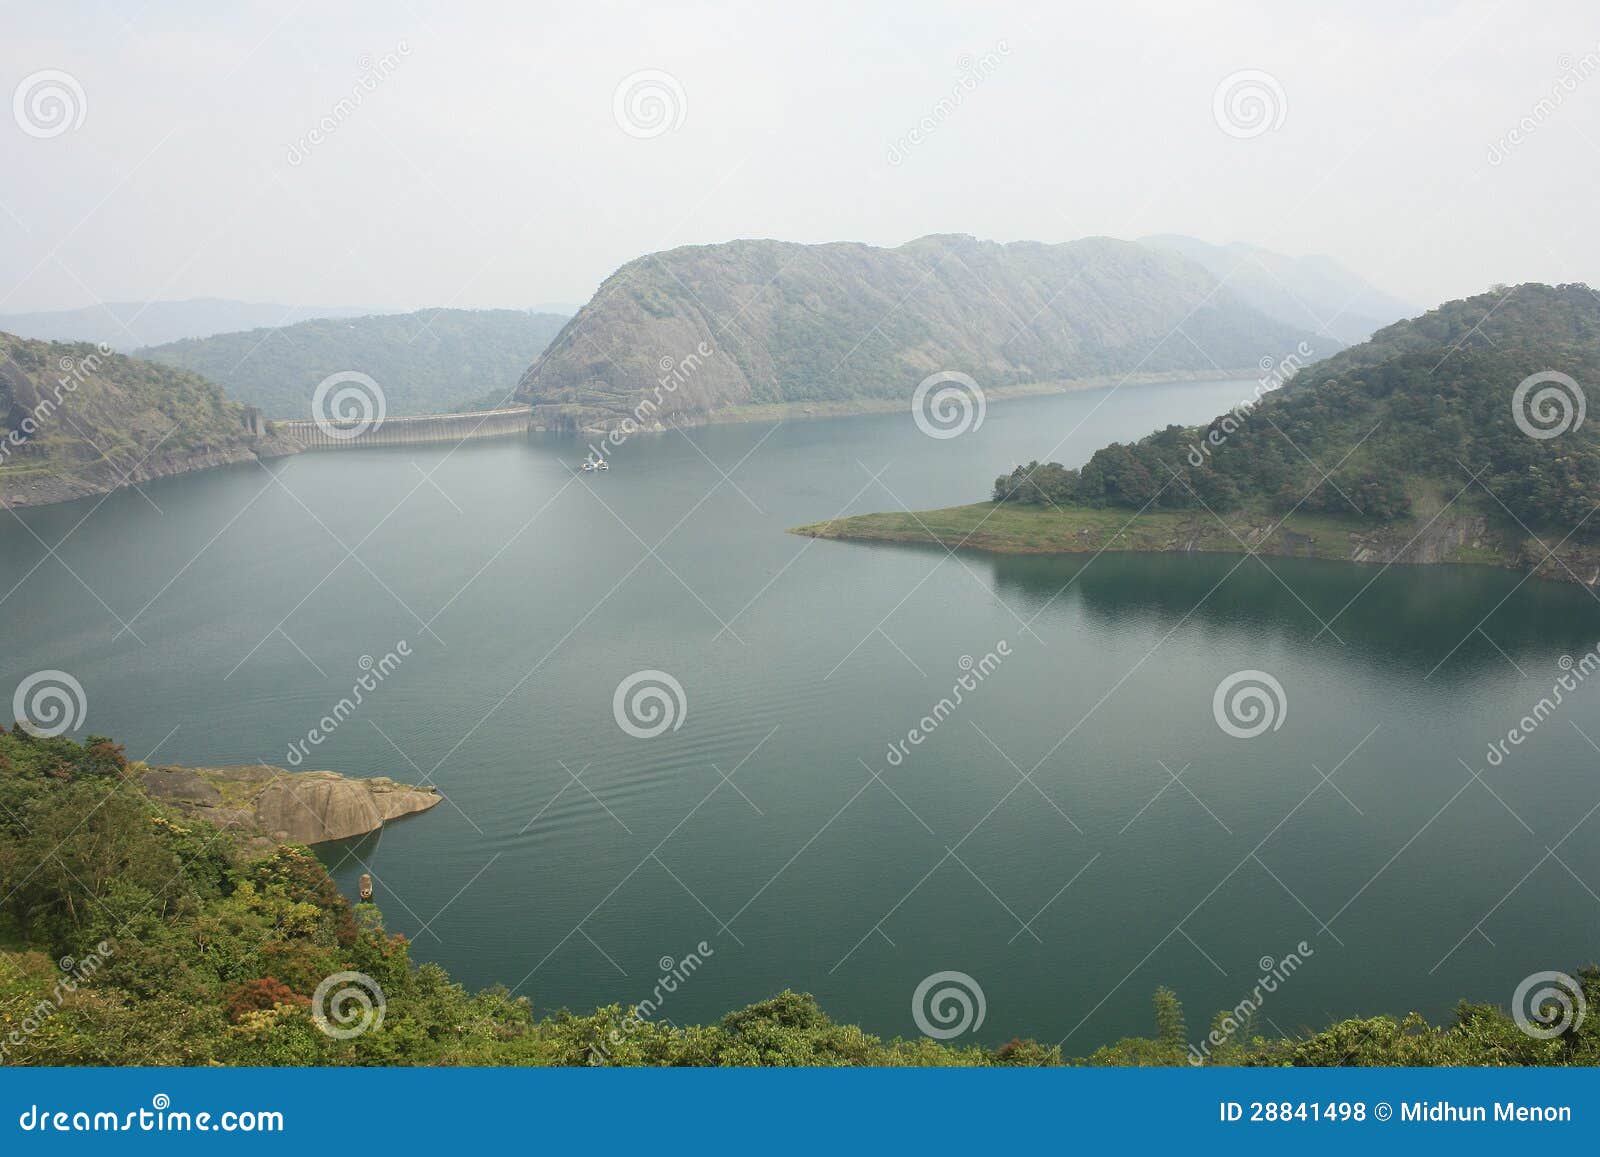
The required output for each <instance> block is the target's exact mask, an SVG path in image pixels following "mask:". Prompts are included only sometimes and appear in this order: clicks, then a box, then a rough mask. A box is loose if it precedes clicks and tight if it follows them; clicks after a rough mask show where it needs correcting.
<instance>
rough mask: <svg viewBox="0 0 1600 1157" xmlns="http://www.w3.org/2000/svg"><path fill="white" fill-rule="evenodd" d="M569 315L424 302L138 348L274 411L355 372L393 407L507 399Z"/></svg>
mask: <svg viewBox="0 0 1600 1157" xmlns="http://www.w3.org/2000/svg"><path fill="white" fill-rule="evenodd" d="M566 321H567V319H566V318H565V317H563V316H560V315H557V314H549V313H527V312H524V311H522V310H516V309H470V310H469V309H427V310H421V311H419V312H417V313H399V314H378V315H374V316H368V317H352V318H339V319H329V318H319V319H316V320H312V321H302V322H298V323H296V324H295V325H289V326H279V327H274V328H269V329H255V330H249V331H245V332H242V333H223V334H216V335H214V336H211V337H205V338H196V339H190V340H186V341H177V342H170V343H167V344H165V345H158V346H152V347H150V348H148V349H141V350H139V351H138V355H139V356H140V357H143V358H149V359H150V360H152V361H157V362H162V363H164V364H166V365H171V366H181V367H183V368H184V369H188V370H193V371H194V372H195V373H197V374H202V375H204V376H205V377H207V378H209V379H211V380H212V381H214V382H217V383H218V384H220V385H221V386H222V387H223V388H224V389H225V390H227V392H228V394H229V396H231V397H233V398H236V399H238V400H239V401H242V402H249V403H251V404H252V405H256V406H259V407H261V409H262V410H263V411H264V412H265V413H266V415H267V417H269V418H305V417H309V416H310V414H311V409H310V407H311V397H312V394H313V393H314V392H315V391H316V388H317V384H318V383H319V382H321V381H322V380H323V379H324V378H326V377H327V376H328V375H329V374H334V373H338V372H340V371H344V370H355V371H357V372H360V373H363V374H366V375H367V376H368V377H371V378H372V379H373V380H374V381H376V382H377V383H378V385H379V386H380V387H381V388H382V389H383V392H384V398H385V401H386V404H387V408H388V412H389V413H391V414H426V413H443V412H448V411H451V410H463V409H478V408H482V407H483V406H487V405H493V404H496V403H501V402H504V401H505V400H506V399H508V398H509V397H510V395H511V393H512V391H513V389H514V388H515V387H516V385H517V380H518V377H519V375H520V374H521V373H522V372H523V370H524V369H526V368H527V366H528V363H529V362H531V361H533V360H534V359H535V358H537V357H538V356H539V355H540V354H541V353H542V352H543V351H544V348H545V347H546V346H547V345H548V344H549V342H550V339H551V338H553V337H555V335H556V334H557V332H559V331H560V329H561V327H562V326H563V325H565V324H566Z"/></svg>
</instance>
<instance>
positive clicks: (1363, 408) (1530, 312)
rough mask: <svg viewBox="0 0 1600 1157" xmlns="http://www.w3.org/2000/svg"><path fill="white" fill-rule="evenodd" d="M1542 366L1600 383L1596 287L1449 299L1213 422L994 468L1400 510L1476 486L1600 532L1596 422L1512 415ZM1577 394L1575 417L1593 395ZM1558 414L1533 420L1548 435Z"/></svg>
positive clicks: (1011, 488)
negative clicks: (1076, 464)
mask: <svg viewBox="0 0 1600 1157" xmlns="http://www.w3.org/2000/svg"><path fill="white" fill-rule="evenodd" d="M1546 371H1556V372H1559V373H1562V374H1565V375H1567V376H1569V377H1570V378H1572V379H1574V380H1575V381H1576V382H1577V383H1578V384H1579V387H1580V391H1581V387H1582V386H1583V385H1584V384H1585V383H1587V384H1589V385H1593V384H1594V383H1596V382H1600V297H1597V296H1596V294H1595V293H1594V292H1593V291H1592V290H1590V289H1589V288H1588V287H1587V286H1584V285H1562V286H1555V287H1552V286H1546V285H1521V286H1517V287H1515V288H1513V289H1504V288H1501V289H1498V290H1496V291H1494V292H1491V293H1487V294H1482V295H1480V296H1478V297H1473V298H1468V299H1466V300H1462V301H1453V302H1449V303H1447V304H1445V305H1443V306H1440V307H1439V308H1438V309H1435V310H1433V311H1431V312H1430V313H1428V314H1426V315H1424V316H1423V317H1420V318H1416V319H1414V320H1411V321H1404V322H1399V323H1397V324H1395V325H1392V326H1389V327H1387V328H1385V329H1383V330H1380V331H1379V332H1378V333H1377V334H1375V335H1374V336H1373V339H1372V340H1371V341H1370V342H1367V343H1366V344H1364V345H1361V346H1356V347H1353V348H1351V349H1349V350H1346V351H1344V352H1342V353H1340V354H1336V355H1335V356H1333V357H1331V358H1328V359H1326V360H1324V361H1321V362H1317V363H1316V364H1314V365H1311V366H1309V367H1307V368H1305V369H1302V370H1300V371H1299V373H1297V374H1296V375H1295V376H1294V377H1293V378H1291V379H1290V381H1289V383H1288V385H1286V386H1285V387H1284V388H1282V389H1280V390H1272V391H1270V392H1263V393H1262V394H1261V396H1260V400H1259V402H1257V401H1256V400H1255V399H1254V398H1253V397H1252V398H1247V399H1241V401H1242V402H1243V403H1245V404H1243V405H1241V406H1239V407H1236V408H1235V409H1234V410H1232V411H1230V412H1229V413H1228V414H1224V415H1221V416H1219V417H1218V418H1216V419H1214V420H1213V421H1212V422H1211V423H1210V424H1209V425H1207V426H1205V427H1183V426H1169V427H1167V428H1166V429H1165V430H1162V431H1160V432H1158V433H1155V434H1151V435H1150V436H1148V437H1146V438H1143V439H1141V440H1140V441H1138V442H1134V443H1129V444H1122V443H1114V444H1112V445H1110V446H1107V447H1105V448H1103V449H1101V450H1098V451H1096V452H1095V454H1094V455H1093V457H1091V458H1090V459H1089V461H1088V462H1087V463H1086V464H1085V465H1084V466H1083V467H1082V468H1081V469H1077V470H1070V469H1067V468H1065V467H1063V466H1061V465H1060V464H1059V463H1046V464H1040V463H1038V462H1032V463H1029V464H1028V465H1027V466H1019V467H1018V468H1017V469H1016V470H1014V471H1012V472H1011V473H1010V474H1007V475H1002V476H1001V477H1000V478H998V479H996V481H995V488H994V498H995V500H996V501H1000V502H1014V503H1021V504H1038V505H1043V504H1051V505H1057V506H1067V505H1080V506H1119V507H1129V508H1133V509H1141V508H1145V507H1146V506H1148V507H1150V508H1152V509H1161V508H1185V507H1192V508H1196V509H1199V508H1201V507H1203V506H1204V507H1210V508H1211V509H1212V510H1214V511H1216V512H1217V513H1219V514H1221V513H1227V512H1230V511H1234V510H1238V509H1265V510H1271V511H1275V512H1278V513H1285V512H1287V511H1290V510H1293V509H1299V510H1304V511H1313V512H1314V511H1323V512H1329V513H1343V514H1348V515H1351V516H1353V517H1354V516H1359V517H1363V518H1367V519H1372V520H1376V521H1388V520H1393V519H1397V518H1403V517H1406V516H1408V515H1412V514H1416V513H1421V514H1427V513H1429V512H1430V511H1429V509H1427V508H1428V507H1433V506H1437V505H1438V503H1439V502H1441V501H1442V500H1443V499H1446V498H1449V497H1450V496H1452V495H1455V494H1456V493H1457V492H1458V491H1460V490H1462V488H1463V487H1466V488H1468V494H1467V495H1466V496H1465V500H1466V501H1467V502H1468V503H1470V504H1472V507H1473V508H1477V509H1482V510H1484V511H1485V512H1487V513H1489V514H1491V515H1492V516H1495V517H1498V518H1502V519H1506V520H1508V521H1509V519H1516V520H1518V521H1520V522H1521V523H1523V524H1525V525H1526V526H1528V527H1530V528H1543V527H1555V528H1559V530H1560V532H1561V533H1565V532H1567V531H1569V530H1572V529H1573V528H1574V527H1577V526H1578V525H1579V524H1580V523H1583V528H1582V530H1581V531H1579V534H1578V536H1579V537H1588V538H1591V539H1592V538H1594V537H1596V536H1600V520H1595V519H1591V520H1590V521H1589V522H1587V523H1584V522H1583V520H1584V519H1585V518H1587V517H1588V515H1589V514H1590V512H1591V511H1593V510H1594V508H1595V506H1596V504H1597V503H1600V423H1594V422H1586V423H1583V424H1579V425H1573V426H1572V428H1570V429H1567V430H1565V431H1564V432H1559V433H1557V434H1556V435H1554V436H1551V437H1537V438H1536V437H1532V436H1530V435H1529V434H1528V433H1526V432H1524V430H1523V429H1521V428H1519V426H1518V424H1517V422H1516V420H1515V418H1514V410H1513V403H1512V395H1513V392H1514V391H1515V390H1516V389H1517V387H1518V385H1519V383H1521V382H1522V381H1523V380H1524V379H1526V378H1528V377H1529V376H1530V375H1534V374H1539V373H1543V372H1546ZM1556 388H1557V389H1559V388H1560V387H1556ZM1534 396H1536V395H1530V400H1531V398H1532V397H1534ZM1568 397H1569V398H1571V401H1570V402H1569V404H1568V405H1569V409H1568V411H1567V412H1568V414H1569V415H1571V416H1576V413H1577V411H1576V409H1575V407H1576V406H1577V404H1578V401H1579V398H1581V393H1580V395H1579V396H1578V397H1577V398H1573V397H1571V394H1570V391H1568ZM1551 405H1552V408H1551V409H1550V412H1549V413H1550V415H1551V416H1552V417H1555V416H1558V415H1559V413H1560V410H1559V407H1556V406H1555V403H1554V402H1553V401H1552V403H1551ZM1527 409H1528V407H1527V406H1525V407H1524V413H1526V412H1527ZM1568 421H1569V423H1570V417H1569V419H1568ZM1560 424H1561V423H1560V422H1559V421H1558V422H1555V423H1549V422H1547V423H1545V424H1544V425H1540V424H1538V423H1537V422H1534V423H1533V425H1534V426H1535V428H1537V429H1540V430H1541V432H1542V431H1543V430H1545V429H1549V428H1552V426H1553V425H1560ZM1324 471H1327V472H1328V474H1327V477H1326V478H1325V477H1324V473H1323V472H1324ZM1474 478H1476V479H1477V480H1478V482H1479V483H1481V486H1480V485H1478V484H1477V483H1474V482H1473V479H1474ZM1486 492H1487V493H1486Z"/></svg>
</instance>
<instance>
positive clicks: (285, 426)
mask: <svg viewBox="0 0 1600 1157" xmlns="http://www.w3.org/2000/svg"><path fill="white" fill-rule="evenodd" d="M532 419H533V409H532V407H530V406H506V407H502V408H500V409H496V410H473V411H469V412H467V413H464V414H414V415H401V416H398V417H384V418H383V419H381V420H379V421H377V422H364V421H338V420H328V421H322V422H316V421H311V422H308V421H300V420H296V421H287V422H284V421H274V422H272V423H271V425H272V427H273V428H274V429H275V430H277V431H278V432H279V433H281V434H284V435H286V436H287V437H290V438H293V439H294V440H295V441H297V442H299V443H300V444H301V445H302V446H304V447H305V448H306V449H307V450H353V449H361V448H363V447H366V446H418V445H422V444H424V443H427V442H464V441H467V440H468V439H472V438H502V437H506V436H507V435H510V434H526V433H527V432H528V430H529V429H530V428H531V425H532Z"/></svg>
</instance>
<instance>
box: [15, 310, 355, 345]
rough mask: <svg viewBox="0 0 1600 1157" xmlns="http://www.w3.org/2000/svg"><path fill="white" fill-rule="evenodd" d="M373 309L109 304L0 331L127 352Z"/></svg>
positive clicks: (55, 313) (22, 318)
mask: <svg viewBox="0 0 1600 1157" xmlns="http://www.w3.org/2000/svg"><path fill="white" fill-rule="evenodd" d="M371 312H372V310H370V309H358V308H353V307H348V306H310V305H270V304H264V303H260V302H249V301H225V300H223V299H221V298H216V297H197V298H194V299H192V300H189V301H108V302H105V303H103V304H100V305H89V306H84V307H83V308H82V309H58V310H47V311H45V312H42V313H7V314H0V331H3V332H5V333H14V334H16V335H18V336H19V337H30V338H35V339H37V340H39V341H67V342H72V341H81V342H91V343H93V344H95V345H99V344H101V343H104V344H105V345H108V346H110V347H111V348H112V349H114V350H121V351H123V352H124V353H128V352H131V351H133V350H136V349H138V348H139V347H140V346H150V345H161V344H162V343H164V342H169V341H178V340H179V339H181V338H186V337H208V336H210V335H211V334H214V333H226V332H227V331H229V330H238V329H253V328H255V327H257V326H264V325H287V324H290V323H292V322H297V321H304V320H305V319H306V318H311V317H356V316H359V315H361V314H368V313H371Z"/></svg>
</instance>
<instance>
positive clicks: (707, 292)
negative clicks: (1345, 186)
mask: <svg viewBox="0 0 1600 1157" xmlns="http://www.w3.org/2000/svg"><path fill="white" fill-rule="evenodd" d="M1302 341H1304V342H1306V343H1308V344H1309V346H1310V348H1311V349H1312V350H1314V351H1315V352H1316V354H1318V355H1322V354H1326V353H1328V352H1331V349H1332V348H1334V347H1335V346H1336V345H1337V343H1336V342H1332V341H1331V340H1330V339H1328V338H1326V337H1320V338H1319V337H1318V336H1316V335H1314V334H1312V333H1310V332H1308V331H1306V330H1305V329H1302V328H1298V327H1295V326H1292V325H1287V324H1284V323H1283V322H1281V321H1277V320H1274V319H1272V318H1269V317H1268V316H1266V315H1265V314H1264V313H1262V312H1261V311H1260V310H1258V309H1256V308H1254V307H1252V306H1250V305H1249V304H1247V303H1246V302H1245V301H1244V300H1243V299H1241V298H1240V297H1238V296H1237V295H1235V294H1234V293H1233V292H1232V291H1230V290H1228V289H1226V288H1223V287H1219V285H1218V282H1217V279H1216V278H1215V277H1214V276H1213V275H1212V274H1210V273H1208V272H1207V271H1206V270H1205V269H1204V268H1202V267H1201V266H1200V265H1198V264H1196V263H1194V262H1192V261H1189V260H1187V259H1186V258H1184V257H1182V256H1181V255H1179V254H1176V253H1172V252H1169V251H1165V250H1158V249H1153V248H1149V247H1146V246H1141V245H1138V244H1135V243H1132V242H1125V241H1116V240H1113V239H1111V238H1104V237H1097V238H1088V239H1085V240H1081V241H1073V242H1069V243H1067V244H1062V245H1044V244H1039V243H1036V242H1015V243H1011V244H1004V245H1002V244H998V243H996V242H991V241H979V240H976V239H974V238H972V237H965V236H934V237H924V238H922V239H921V240H918V241H913V242H910V243H908V244H906V245H902V246H900V247H899V248H897V249H877V248H873V247H871V246H867V245H858V244H846V243H840V244H829V245H797V244H790V243H787V242H779V241H732V242H728V243H726V244H721V245H704V246H691V247H686V248H682V249H674V250H671V251H669V252H665V253H653V254H649V255H647V256H645V257H641V258H639V259H638V260H636V261H631V262H629V263H628V264H627V265H624V266H623V267H622V268H621V269H619V270H618V271H617V272H616V273H615V274H613V275H612V276H611V277H610V278H608V279H607V280H606V282H605V283H604V284H603V285H602V286H601V287H600V291H599V292H598V293H597V294H596V295H595V297H594V300H593V301H591V302H590V303H589V304H588V305H586V306H584V308H583V309H582V310H580V311H579V312H578V315H577V316H576V317H574V318H573V319H572V321H571V322H569V323H568V324H567V326H566V328H564V329H563V330H562V331H561V333H560V335H559V336H557V338H556V339H555V341H553V342H552V343H551V345H550V348H549V349H547V350H546V351H545V352H544V354H543V355H541V356H540V358H539V359H538V361H536V362H535V363H534V364H533V365H532V366H531V367H530V368H529V370H528V372H527V374H526V375H524V377H523V379H522V382H521V384H520V386H519V387H518V393H519V396H521V397H522V398H523V399H524V400H526V401H529V402H531V403H532V404H533V406H534V414H535V420H536V421H538V422H540V423H541V424H543V425H546V426H551V427H558V428H559V427H561V426H563V425H566V426H579V427H587V428H600V429H605V428H615V427H616V426H617V425H619V424H620V423H621V422H622V421H623V420H624V419H625V418H626V417H628V416H629V415H632V414H635V412H636V411H637V410H638V408H639V405H640V403H641V402H643V401H645V400H646V399H650V398H652V397H654V398H655V400H656V401H657V402H658V403H659V406H658V408H654V409H652V410H651V415H652V417H651V421H652V422H653V421H655V420H657V419H659V420H663V421H675V422H698V421H704V420H706V419H708V418H709V417H711V416H712V415H714V414H716V413H718V412H720V411H726V410H730V409H737V408H739V407H744V406H752V405H772V404H786V403H820V404H827V403H838V402H842V401H851V400H863V401H864V400H882V399H887V398H893V399H899V400H901V401H903V402H907V403H909V401H910V399H911V396H912V393H913V391H914V390H915V388H916V386H917V384H918V382H919V381H921V380H922V379H923V378H924V377H926V376H928V375H929V374H932V373H935V372H937V371H940V370H951V371H958V372H960V373H964V374H968V375H970V376H971V377H972V378H974V379H975V380H976V381H977V383H978V384H979V385H980V386H981V387H982V388H983V389H984V390H986V391H991V390H996V391H1004V390H1005V389H1007V388H1015V387H1020V386H1025V385H1030V384H1036V383H1047V382H1070V381H1081V380H1084V379H1089V378H1095V377H1104V376H1107V375H1138V376H1151V377H1153V376H1158V375H1159V376H1172V375H1174V374H1194V375H1213V376H1214V375H1218V374H1219V373H1220V372H1229V373H1234V372H1247V373H1248V374H1249V375H1250V376H1252V377H1254V376H1256V375H1257V374H1258V373H1259V372H1260V370H1259V365H1260V364H1261V362H1262V359H1264V358H1271V359H1273V360H1277V359H1280V358H1282V357H1284V356H1286V355H1288V354H1290V353H1292V352H1294V351H1295V350H1296V349H1297V347H1298V345H1299V343H1300V342H1302ZM1302 356H1304V355H1302ZM669 383H670V384H669ZM645 424H647V425H648V424H651V423H650V422H647V423H645Z"/></svg>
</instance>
